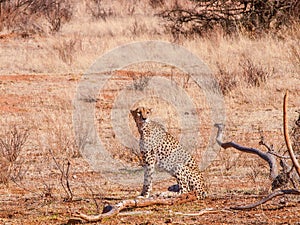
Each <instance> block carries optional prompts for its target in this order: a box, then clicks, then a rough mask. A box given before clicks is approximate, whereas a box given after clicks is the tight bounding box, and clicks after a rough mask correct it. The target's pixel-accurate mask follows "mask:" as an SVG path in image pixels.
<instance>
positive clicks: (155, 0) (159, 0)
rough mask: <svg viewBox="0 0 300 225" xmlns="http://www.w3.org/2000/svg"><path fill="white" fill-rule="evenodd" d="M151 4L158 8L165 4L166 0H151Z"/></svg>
mask: <svg viewBox="0 0 300 225" xmlns="http://www.w3.org/2000/svg"><path fill="white" fill-rule="evenodd" d="M149 5H150V6H151V7H152V8H154V9H156V8H159V7H162V6H164V5H165V0H149Z"/></svg>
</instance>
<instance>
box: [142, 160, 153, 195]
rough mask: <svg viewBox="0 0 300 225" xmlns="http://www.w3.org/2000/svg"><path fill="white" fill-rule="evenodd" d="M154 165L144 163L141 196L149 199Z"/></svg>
mask: <svg viewBox="0 0 300 225" xmlns="http://www.w3.org/2000/svg"><path fill="white" fill-rule="evenodd" d="M154 168H155V163H150V164H148V163H145V165H144V184H143V190H142V193H141V196H143V197H146V198H149V196H150V192H151V190H152V179H153V173H154Z"/></svg>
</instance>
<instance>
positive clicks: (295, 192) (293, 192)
mask: <svg viewBox="0 0 300 225" xmlns="http://www.w3.org/2000/svg"><path fill="white" fill-rule="evenodd" d="M280 195H300V191H298V190H296V189H289V190H277V191H274V192H272V193H271V194H269V195H268V196H266V197H264V198H263V199H262V200H260V201H258V202H256V203H253V204H250V205H245V206H234V207H230V209H234V210H244V209H252V208H255V207H257V206H259V205H262V204H264V203H266V202H267V201H269V200H271V199H272V198H274V197H277V196H280Z"/></svg>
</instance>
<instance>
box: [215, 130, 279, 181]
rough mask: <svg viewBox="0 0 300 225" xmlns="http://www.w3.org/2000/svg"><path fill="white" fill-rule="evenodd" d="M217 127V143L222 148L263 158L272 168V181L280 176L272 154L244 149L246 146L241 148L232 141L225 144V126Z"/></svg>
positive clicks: (253, 149)
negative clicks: (223, 138)
mask: <svg viewBox="0 0 300 225" xmlns="http://www.w3.org/2000/svg"><path fill="white" fill-rule="evenodd" d="M215 127H217V128H218V132H217V137H216V141H217V143H218V144H219V145H220V146H221V147H222V148H224V149H227V148H235V149H237V150H239V151H242V152H246V153H251V154H255V155H257V156H259V157H260V158H262V159H263V160H265V161H266V162H268V164H269V166H270V177H271V178H272V179H275V177H276V176H277V175H278V170H277V163H276V159H275V157H274V156H273V155H272V154H270V153H269V152H263V151H261V150H259V149H255V148H248V147H244V146H241V145H239V144H237V143H235V142H232V141H230V142H223V141H222V136H223V129H224V125H223V124H215Z"/></svg>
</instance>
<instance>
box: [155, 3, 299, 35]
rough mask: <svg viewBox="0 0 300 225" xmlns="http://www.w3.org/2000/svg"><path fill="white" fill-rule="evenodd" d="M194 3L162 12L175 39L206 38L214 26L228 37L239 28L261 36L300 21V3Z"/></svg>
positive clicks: (161, 14)
mask: <svg viewBox="0 0 300 225" xmlns="http://www.w3.org/2000/svg"><path fill="white" fill-rule="evenodd" d="M191 3H192V4H193V5H194V7H190V8H187V7H182V6H179V5H178V4H177V5H176V6H175V7H174V8H172V9H169V10H165V11H164V12H162V13H160V16H162V17H163V18H164V19H166V21H167V27H168V28H169V29H170V31H171V33H172V34H173V36H174V37H175V38H178V35H184V36H189V35H191V34H195V33H196V34H199V35H203V34H204V33H205V32H207V31H209V30H212V29H214V28H215V27H222V28H223V30H224V31H225V32H226V33H229V34H231V33H233V32H236V31H237V30H240V29H242V30H246V31H250V32H256V33H259V32H261V31H268V30H270V29H275V30H276V29H279V28H280V27H283V26H286V25H288V24H290V23H292V22H294V21H295V20H298V21H299V19H300V13H299V11H300V9H299V8H300V1H299V0H292V1H273V0H254V1H250V0H246V1H245V0H239V1H230V0H226V1H215V0H194V1H191Z"/></svg>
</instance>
